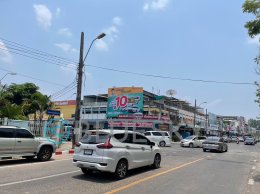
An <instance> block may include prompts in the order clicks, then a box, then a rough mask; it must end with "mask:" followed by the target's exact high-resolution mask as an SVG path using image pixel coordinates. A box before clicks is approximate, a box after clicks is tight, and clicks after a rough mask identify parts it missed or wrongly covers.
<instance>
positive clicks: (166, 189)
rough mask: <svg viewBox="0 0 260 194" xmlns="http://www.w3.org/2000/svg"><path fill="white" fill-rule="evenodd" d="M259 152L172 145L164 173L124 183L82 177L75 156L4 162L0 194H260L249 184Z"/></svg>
mask: <svg viewBox="0 0 260 194" xmlns="http://www.w3.org/2000/svg"><path fill="white" fill-rule="evenodd" d="M259 150H260V145H259V144H257V145H256V146H244V145H243V144H239V145H237V144H229V151H228V152H227V153H211V152H206V153H204V152H203V151H202V149H201V148H193V149H192V148H181V147H179V145H178V144H174V145H173V146H172V147H170V148H163V155H162V164H161V165H162V167H161V168H160V169H157V170H153V169H151V168H149V167H145V168H140V169H136V170H132V171H130V172H129V176H128V177H127V178H126V179H124V180H120V181H118V180H116V179H115V178H113V176H112V175H111V174H109V173H99V172H95V173H93V174H90V175H88V176H86V175H83V174H82V173H81V171H80V169H78V168H76V167H74V166H73V165H72V160H71V155H65V156H55V157H54V159H53V160H51V161H49V162H44V163H40V162H37V161H33V162H30V163H28V162H27V161H25V160H15V161H5V162H0V194H6V193H15V194H18V193H24V194H25V193H26V194H30V193H48V194H51V193H63V194H64V193H73V194H76V193H85V194H86V193H90V194H95V193H107V194H113V193H120V194H121V193H122V194H125V193H127V194H128V193H129V194H130V193H138V194H144V193H150V194H153V193H156V194H158V193H161V194H164V193H167V194H171V193H174V194H186V193H189V194H197V193H198V194H215V193H216V194H225V193H226V194H233V193H234V194H244V193H252V194H257V193H259V194H260V190H257V189H254V188H253V186H254V185H253V184H252V182H250V176H251V174H252V173H253V172H252V171H255V172H254V174H256V173H258V171H257V170H260V169H257V165H256V164H258V163H260V160H259V159H260V158H259ZM252 169H254V170H252ZM256 175H257V174H256ZM259 176H260V172H259ZM259 182H260V180H259Z"/></svg>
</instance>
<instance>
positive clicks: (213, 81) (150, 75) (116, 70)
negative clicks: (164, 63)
mask: <svg viewBox="0 0 260 194" xmlns="http://www.w3.org/2000/svg"><path fill="white" fill-rule="evenodd" d="M85 66H89V67H93V68H97V69H103V70H108V71H114V72H119V73H125V74H132V75H139V76H144V77H153V78H162V79H173V80H182V81H192V82H203V83H216V84H233V85H254V86H255V84H254V83H250V82H229V81H216V80H203V79H191V78H180V77H170V76H162V75H154V74H145V73H137V72H132V71H125V70H118V69H113V68H107V67H101V66H95V65H85Z"/></svg>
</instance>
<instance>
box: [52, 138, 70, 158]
mask: <svg viewBox="0 0 260 194" xmlns="http://www.w3.org/2000/svg"><path fill="white" fill-rule="evenodd" d="M62 154H74V149H72V142H71V141H67V142H63V143H62V144H60V145H59V146H58V148H57V150H56V152H55V155H62Z"/></svg>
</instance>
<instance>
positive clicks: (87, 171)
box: [81, 168, 92, 174]
mask: <svg viewBox="0 0 260 194" xmlns="http://www.w3.org/2000/svg"><path fill="white" fill-rule="evenodd" d="M81 171H82V172H83V174H90V173H91V172H92V170H89V169H87V168H81Z"/></svg>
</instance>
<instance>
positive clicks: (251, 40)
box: [247, 35, 260, 45]
mask: <svg viewBox="0 0 260 194" xmlns="http://www.w3.org/2000/svg"><path fill="white" fill-rule="evenodd" d="M259 39H260V35H256V36H255V37H254V38H250V37H248V39H247V42H248V43H249V44H258V45H259V43H260V42H259Z"/></svg>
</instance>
